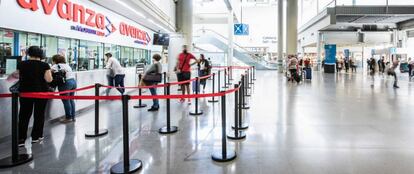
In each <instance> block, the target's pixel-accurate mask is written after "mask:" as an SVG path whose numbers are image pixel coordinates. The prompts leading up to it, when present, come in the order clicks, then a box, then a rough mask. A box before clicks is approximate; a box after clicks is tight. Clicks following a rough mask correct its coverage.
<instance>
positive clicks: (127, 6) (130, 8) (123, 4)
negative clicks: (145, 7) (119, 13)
mask: <svg viewBox="0 0 414 174" xmlns="http://www.w3.org/2000/svg"><path fill="white" fill-rule="evenodd" d="M115 1H116V2H118V3H119V4H121V5H122V6H124V7H125V8H127V9H129V10H131V11H132V12H134V13H135V14H137V15H138V16H141V17H142V18H144V19H145V18H147V17H145V15H144V14H142V13H140V12H138V11H136V10H135V9H133V8H132V7H130V6H129V5H128V4H125V3H124V2H122V1H120V0H115Z"/></svg>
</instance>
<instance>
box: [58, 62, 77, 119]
mask: <svg viewBox="0 0 414 174" xmlns="http://www.w3.org/2000/svg"><path fill="white" fill-rule="evenodd" d="M52 62H53V66H52V72H53V73H58V72H61V71H63V72H64V75H65V77H64V78H65V81H64V83H63V84H58V86H57V87H58V90H59V91H60V92H63V91H67V90H74V89H76V80H75V74H74V73H73V71H72V68H71V67H70V66H69V65H68V64H66V59H65V57H63V56H62V55H59V54H57V55H54V56H53V57H52ZM61 95H62V96H74V95H75V92H70V93H66V94H61ZM62 102H63V107H64V108H65V118H62V119H60V122H61V123H70V122H74V121H75V112H76V108H75V101H74V100H73V99H68V100H67V99H62Z"/></svg>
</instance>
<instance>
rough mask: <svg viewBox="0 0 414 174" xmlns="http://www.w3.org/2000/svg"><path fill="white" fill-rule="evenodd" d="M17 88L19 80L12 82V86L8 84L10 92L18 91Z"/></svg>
mask: <svg viewBox="0 0 414 174" xmlns="http://www.w3.org/2000/svg"><path fill="white" fill-rule="evenodd" d="M19 88H20V82H19V81H17V82H16V83H15V84H13V85H12V86H10V88H9V91H10V92H11V93H19Z"/></svg>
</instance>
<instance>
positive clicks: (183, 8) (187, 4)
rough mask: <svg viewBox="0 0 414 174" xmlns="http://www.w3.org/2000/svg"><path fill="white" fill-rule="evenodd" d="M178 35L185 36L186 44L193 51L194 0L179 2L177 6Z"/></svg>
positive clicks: (180, 0) (179, 0) (181, 0)
mask: <svg viewBox="0 0 414 174" xmlns="http://www.w3.org/2000/svg"><path fill="white" fill-rule="evenodd" d="M176 7H177V8H176V17H177V19H176V21H177V29H178V31H177V32H178V33H181V34H182V35H183V36H184V44H185V45H187V46H188V48H189V50H192V46H193V45H192V44H193V0H178V1H177V6H176Z"/></svg>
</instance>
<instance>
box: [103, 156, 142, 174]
mask: <svg viewBox="0 0 414 174" xmlns="http://www.w3.org/2000/svg"><path fill="white" fill-rule="evenodd" d="M141 168H142V161H141V160H138V159H131V160H129V171H124V162H119V163H117V164H115V165H113V166H112V167H111V174H117V173H133V172H136V171H138V170H139V169H141Z"/></svg>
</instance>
